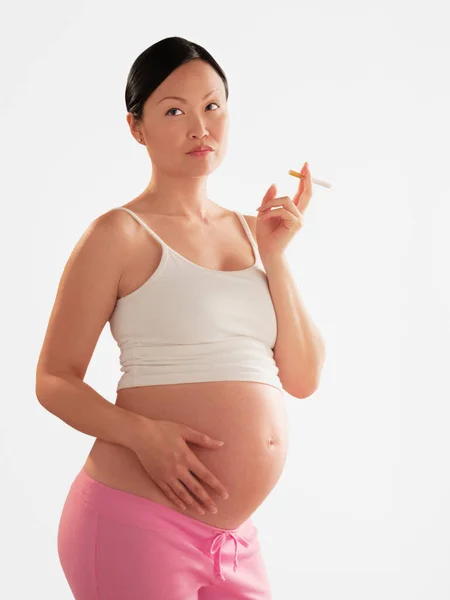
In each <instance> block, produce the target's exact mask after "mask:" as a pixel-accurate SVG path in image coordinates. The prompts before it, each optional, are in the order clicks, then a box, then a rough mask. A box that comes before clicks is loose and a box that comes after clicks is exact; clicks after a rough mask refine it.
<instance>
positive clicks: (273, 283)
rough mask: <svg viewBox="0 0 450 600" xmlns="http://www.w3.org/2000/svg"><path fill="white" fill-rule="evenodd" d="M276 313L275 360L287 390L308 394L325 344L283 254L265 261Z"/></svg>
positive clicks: (322, 361) (321, 363) (318, 369)
mask: <svg viewBox="0 0 450 600" xmlns="http://www.w3.org/2000/svg"><path fill="white" fill-rule="evenodd" d="M263 264H264V268H265V271H266V275H267V278H268V283H269V289H270V294H271V297H272V301H273V304H274V308H275V313H276V316H277V329H278V335H277V341H276V344H275V347H274V359H275V361H276V363H277V366H278V368H279V376H280V380H281V381H282V384H283V387H284V388H285V389H286V391H287V392H288V393H290V394H292V395H294V396H298V397H305V396H308V395H310V394H311V393H313V391H314V390H315V389H316V387H317V385H318V381H319V377H320V372H321V370H322V366H323V363H324V361H325V344H324V341H323V338H322V336H321V334H320V331H319V330H318V328H317V326H316V325H315V323H314V322H313V321H312V319H311V317H310V316H309V314H308V313H307V310H306V307H305V305H304V303H303V301H302V299H301V297H300V294H299V291H298V289H297V286H296V283H295V281H294V278H293V277H292V274H291V272H290V269H289V265H288V262H287V260H286V258H285V257H284V256H282V257H279V258H275V259H272V260H270V259H266V260H263Z"/></svg>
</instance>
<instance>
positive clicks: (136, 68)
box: [36, 37, 325, 600]
mask: <svg viewBox="0 0 450 600" xmlns="http://www.w3.org/2000/svg"><path fill="white" fill-rule="evenodd" d="M125 100H126V106H127V110H128V114H127V122H128V125H129V127H130V131H131V134H132V135H133V137H134V138H135V139H136V140H137V142H138V143H140V144H142V145H144V146H145V147H146V149H147V152H148V154H149V156H150V159H151V163H152V175H151V180H150V183H149V185H148V186H147V188H146V189H145V190H144V191H143V192H142V193H141V194H140V195H139V196H137V197H136V198H134V199H133V200H131V201H130V202H129V203H128V204H126V205H124V206H118V207H115V208H112V209H110V210H108V212H106V213H104V214H102V215H100V216H99V217H97V218H96V219H95V220H94V221H93V222H92V224H91V225H90V226H89V227H88V228H87V230H86V231H85V232H84V234H83V235H82V237H81V238H80V240H79V242H78V243H77V245H76V247H75V249H74V251H73V252H72V254H71V256H70V258H69V260H68V262H67V264H66V267H65V269H64V273H63V275H62V278H61V282H60V284H59V287H58V292H57V297H56V300H55V303H54V306H53V310H52V314H51V316H50V320H49V324H48V328H47V332H46V336H45V339H44V343H43V346H42V349H41V353H40V356H39V361H38V365H37V373H36V395H37V398H38V400H39V402H40V403H41V404H42V406H44V407H45V408H46V409H47V410H48V411H49V412H51V413H52V414H54V415H55V416H57V417H59V418H60V419H62V420H63V421H64V422H65V423H67V424H69V425H70V426H71V427H74V428H75V429H77V430H78V431H81V432H83V433H85V434H87V435H91V436H93V437H95V438H96V439H95V442H94V444H93V446H92V449H91V451H90V453H89V455H88V457H87V460H86V462H85V464H84V465H83V466H82V468H81V471H80V472H79V473H78V475H77V476H76V478H75V480H74V481H73V483H72V485H71V487H70V490H69V493H68V496H67V498H66V501H65V503H64V507H63V510H62V515H61V519H60V523H59V529H58V554H59V559H60V562H61V565H62V569H63V571H64V574H65V577H66V579H67V581H68V584H69V586H70V589H71V591H72V593H73V595H74V597H75V598H76V600H197V599H199V600H238V599H248V600H250V599H252V600H267V599H270V598H271V592H270V586H269V580H268V576H267V573H266V570H265V566H264V563H263V559H262V555H261V549H260V546H259V542H258V530H257V528H256V527H255V525H254V524H253V523H252V520H251V515H252V513H253V512H254V511H255V510H256V509H257V508H258V506H260V504H261V503H262V502H263V501H264V499H265V498H266V497H267V496H268V494H269V493H270V491H271V490H272V489H273V487H274V486H275V484H276V483H277V481H278V480H279V478H280V475H281V473H282V470H283V465H284V462H285V459H286V451H287V422H286V412H285V398H284V391H286V392H287V393H289V394H291V395H292V396H294V397H296V398H306V397H307V396H309V395H311V394H312V393H313V392H314V391H315V390H316V389H317V386H318V384H319V379H320V373H321V370H322V367H323V363H324V360H325V350H324V343H323V339H322V337H321V335H320V332H319V331H318V329H317V327H316V326H315V325H314V324H313V322H312V321H311V319H310V318H309V316H308V315H307V313H306V310H305V308H304V306H303V304H302V302H301V301H300V298H299V296H298V294H297V290H296V288H295V285H294V282H293V279H292V277H291V275H290V272H289V269H288V266H287V263H286V259H285V256H284V250H285V248H286V246H287V244H288V243H289V241H290V240H291V239H292V237H293V235H295V234H296V233H297V232H298V231H299V230H300V229H301V225H302V222H303V212H304V210H305V208H306V206H307V204H308V202H309V200H310V197H311V186H312V184H311V174H310V172H309V168H308V166H307V164H305V166H304V167H303V169H302V178H301V179H300V184H299V191H298V193H297V194H296V196H295V198H294V200H290V199H289V198H287V197H283V198H275V193H276V189H275V187H274V186H271V188H269V190H268V192H267V194H266V195H265V196H264V198H263V202H262V204H261V207H260V208H259V209H258V210H259V214H258V217H252V216H243V215H242V214H241V213H240V212H237V211H230V210H226V209H225V208H222V207H221V206H219V205H217V204H215V203H214V202H212V201H211V200H209V199H208V197H207V191H206V184H207V177H208V175H209V174H210V173H212V172H213V171H214V170H215V169H216V168H217V167H218V166H219V164H220V163H221V161H222V160H223V158H224V156H225V152H226V146H227V134H228V111H227V100H228V83H227V80H226V77H225V74H224V72H223V71H222V69H221V68H220V67H219V65H218V64H217V63H216V61H215V60H214V59H213V58H212V56H211V55H210V54H209V53H208V52H207V51H206V50H205V49H204V48H202V47H201V46H199V45H197V44H194V43H192V42H189V41H188V40H185V39H183V38H179V37H172V38H166V39H164V40H162V41H160V42H158V43H156V44H154V45H153V46H151V47H149V48H148V49H147V50H145V51H144V52H143V53H142V54H141V55H140V56H139V57H138V58H137V59H136V60H135V62H134V63H133V65H132V68H131V70H130V73H129V75H128V81H127V87H126V92H125ZM246 143H247V144H248V146H249V148H250V147H251V142H250V141H247V142H246ZM204 147H208V150H202V149H201V148H204ZM237 195H238V196H239V193H238V194H237ZM233 202H235V199H233ZM107 322H109V323H110V328H111V333H112V335H113V337H114V339H115V340H116V341H117V344H118V346H119V348H120V364H121V371H122V373H123V374H122V376H121V378H120V380H119V383H118V385H117V398H116V402H115V404H113V403H111V402H108V401H107V400H106V399H105V398H103V397H102V396H101V395H100V394H98V393H97V392H96V391H95V390H94V389H93V388H92V387H90V386H89V385H88V384H87V383H85V382H84V381H83V380H84V376H85V374H86V370H87V367H88V365H89V362H90V359H91V357H92V354H93V351H94V349H95V346H96V344H97V341H98V338H99V336H100V334H101V332H102V330H103V328H104V326H105V324H106V323H107ZM220 442H222V443H220Z"/></svg>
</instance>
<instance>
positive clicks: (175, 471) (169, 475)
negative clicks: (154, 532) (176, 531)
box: [133, 418, 227, 514]
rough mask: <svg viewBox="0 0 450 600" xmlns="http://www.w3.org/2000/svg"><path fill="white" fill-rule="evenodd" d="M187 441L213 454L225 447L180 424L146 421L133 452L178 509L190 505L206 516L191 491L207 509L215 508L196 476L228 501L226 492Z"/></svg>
mask: <svg viewBox="0 0 450 600" xmlns="http://www.w3.org/2000/svg"><path fill="white" fill-rule="evenodd" d="M187 441H189V442H192V443H194V444H198V445H200V446H204V447H206V448H210V449H212V450H213V449H218V448H221V447H222V443H223V442H219V441H218V440H213V439H211V438H210V437H209V436H207V435H206V434H204V433H200V432H199V431H196V430H195V429H192V428H191V427H188V426H187V425H183V424H181V423H175V422H173V421H163V420H155V419H147V418H144V419H143V421H142V427H141V428H140V431H139V435H138V436H137V439H136V442H135V444H134V447H133V450H134V452H135V453H136V455H137V457H138V458H139V460H140V462H141V463H142V465H143V467H144V469H145V470H146V471H147V473H148V475H149V476H150V478H151V479H152V480H153V481H154V482H155V483H156V485H158V487H159V488H160V489H161V490H162V491H163V492H164V493H165V494H166V496H167V497H168V498H170V500H172V502H174V504H175V505H177V506H179V507H181V508H182V509H183V510H185V509H186V506H185V504H184V503H187V504H189V505H190V506H192V507H194V508H197V510H198V512H200V513H201V514H204V511H203V508H202V507H201V506H200V505H199V504H198V502H197V501H196V500H195V499H194V498H193V497H192V496H191V494H190V493H189V491H188V490H192V492H194V494H195V495H196V496H197V497H198V498H200V499H201V500H202V501H203V502H204V503H205V505H206V506H207V507H208V508H210V507H211V506H215V504H214V502H213V501H212V499H211V496H210V495H209V494H208V493H207V491H206V490H205V489H204V487H203V486H202V485H201V484H200V482H199V481H198V480H197V479H196V478H195V477H194V476H193V474H195V475H196V476H197V477H198V478H199V479H201V480H203V481H205V482H206V483H207V484H208V485H209V486H211V487H212V488H215V489H216V490H217V492H218V493H219V494H220V495H221V496H223V497H226V494H227V492H226V489H225V488H224V487H223V485H222V484H221V483H220V481H219V480H218V479H217V478H216V477H215V476H214V475H213V474H212V473H211V472H210V471H209V470H208V469H207V468H206V467H205V465H204V464H203V463H202V462H201V461H200V460H199V459H198V458H197V457H196V456H195V454H194V453H193V452H192V450H191V449H190V448H189V446H188V445H187V443H186V442H187ZM183 484H184V485H183ZM185 486H186V487H185ZM186 488H188V489H186ZM216 508H217V507H216ZM199 509H200V510H199Z"/></svg>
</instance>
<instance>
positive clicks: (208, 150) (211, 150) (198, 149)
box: [186, 146, 213, 154]
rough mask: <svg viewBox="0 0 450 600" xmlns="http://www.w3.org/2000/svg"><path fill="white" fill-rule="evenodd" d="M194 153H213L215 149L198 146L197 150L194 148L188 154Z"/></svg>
mask: <svg viewBox="0 0 450 600" xmlns="http://www.w3.org/2000/svg"><path fill="white" fill-rule="evenodd" d="M192 152H213V149H212V148H211V146H197V148H192V150H190V151H189V152H187V153H186V154H192Z"/></svg>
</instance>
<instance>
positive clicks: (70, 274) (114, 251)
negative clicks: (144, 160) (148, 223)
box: [36, 210, 134, 388]
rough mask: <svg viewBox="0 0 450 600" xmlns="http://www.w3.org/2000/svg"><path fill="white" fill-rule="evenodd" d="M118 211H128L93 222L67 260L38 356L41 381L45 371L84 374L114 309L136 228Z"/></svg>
mask: <svg viewBox="0 0 450 600" xmlns="http://www.w3.org/2000/svg"><path fill="white" fill-rule="evenodd" d="M119 213H124V214H125V211H120V210H110V211H108V212H106V213H104V214H102V215H100V216H98V217H97V218H95V219H94V220H93V221H92V222H91V223H90V224H89V225H88V226H87V228H86V229H85V231H84V232H83V233H82V234H81V236H80V237H79V239H78V241H77V242H76V244H75V246H74V248H73V250H72V252H71V254H70V256H69V258H68V260H67V262H66V265H65V267H64V270H63V273H62V276H61V279H60V281H59V284H58V288H57V292H56V297H55V300H54V303H53V308H52V311H51V314H50V319H49V322H48V325H47V330H46V333H45V338H44V342H43V345H42V348H41V352H40V355H39V360H38V366H37V371H36V381H37V382H38V381H40V374H41V373H53V374H57V373H70V374H72V375H76V376H77V377H79V378H80V379H83V378H84V376H85V373H86V370H87V368H88V365H89V361H90V360H91V356H92V353H93V351H94V348H95V346H96V344H97V341H98V338H99V336H100V334H101V332H102V330H103V328H104V326H105V323H106V322H107V321H108V319H109V318H110V316H111V314H112V312H113V310H114V307H115V304H116V300H117V291H118V285H119V281H120V278H121V276H122V273H123V270H124V267H125V265H126V262H127V260H128V256H129V252H130V249H131V248H132V247H133V246H132V237H133V231H132V230H131V228H130V227H132V225H131V226H130V224H129V222H128V221H126V220H125V219H123V218H122V216H121V215H120V214H119ZM125 216H126V215H125ZM129 221H134V220H133V219H129ZM38 387H39V386H38V384H37V388H38Z"/></svg>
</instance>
